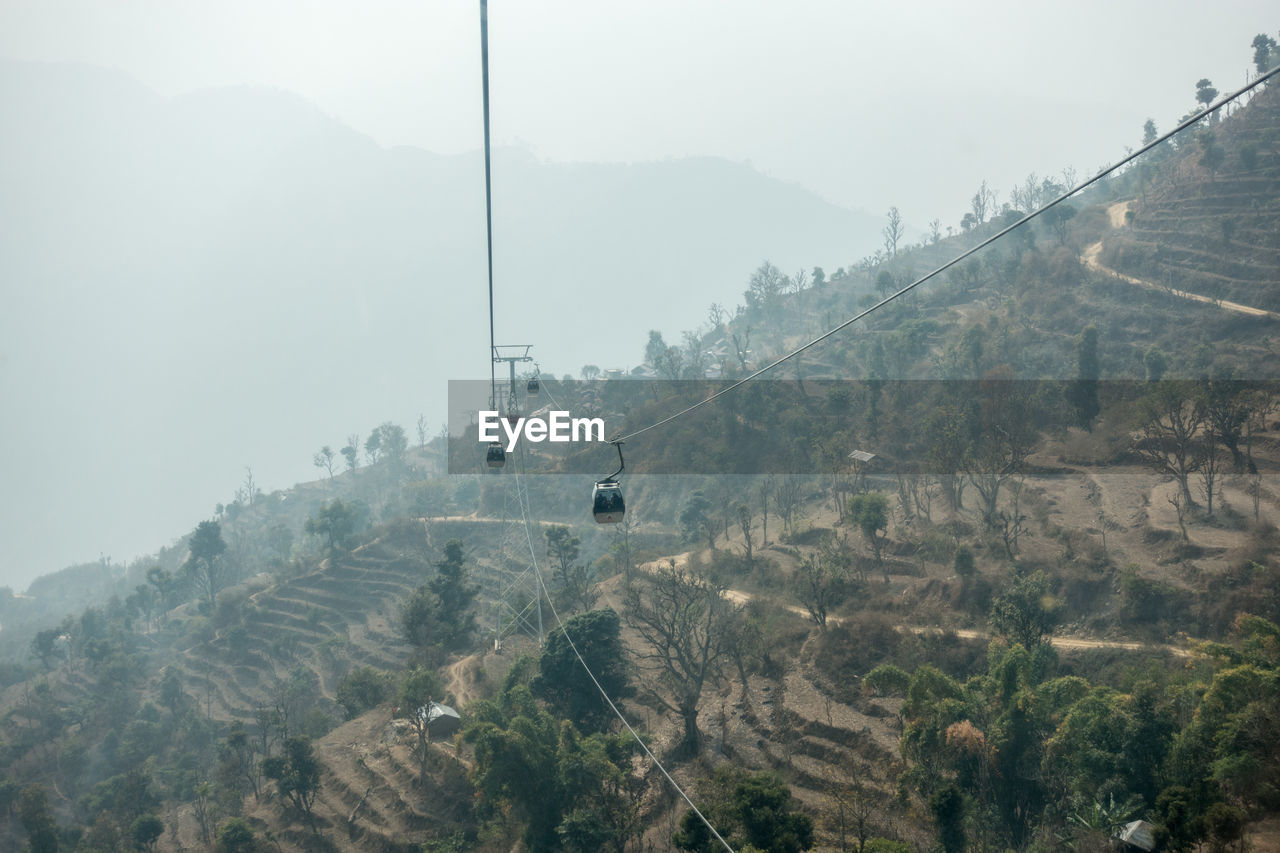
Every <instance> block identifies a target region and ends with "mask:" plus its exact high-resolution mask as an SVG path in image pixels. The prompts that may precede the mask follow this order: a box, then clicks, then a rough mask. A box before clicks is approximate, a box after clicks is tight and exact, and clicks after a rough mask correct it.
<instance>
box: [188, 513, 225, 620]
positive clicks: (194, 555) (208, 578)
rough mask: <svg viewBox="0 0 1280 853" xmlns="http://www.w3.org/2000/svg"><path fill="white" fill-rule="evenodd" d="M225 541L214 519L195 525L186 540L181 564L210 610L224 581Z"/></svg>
mask: <svg viewBox="0 0 1280 853" xmlns="http://www.w3.org/2000/svg"><path fill="white" fill-rule="evenodd" d="M226 550H227V543H226V542H225V541H223V539H222V526H221V525H220V524H218V522H216V521H202V522H200V523H199V524H198V525H196V529H195V530H194V531H193V532H192V534H191V538H190V539H189V540H188V541H187V552H188V553H187V559H186V562H184V563H183V564H182V567H183V570H184V571H186V572H187V573H188V574H189V575H190V576H191V578H192V580H194V581H195V583H196V586H197V588H198V589H199V590H200V592H201V594H203V595H204V598H205V602H206V603H207V604H208V605H209V609H210V611H212V610H213V607H214V604H215V599H216V598H217V595H218V592H219V591H220V590H221V589H222V588H223V586H225V585H226V582H227V575H228V567H227V566H226V564H225V563H224V561H223V560H222V555H223V554H224V553H225V552H226Z"/></svg>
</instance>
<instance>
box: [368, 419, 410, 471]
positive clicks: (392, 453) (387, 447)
mask: <svg viewBox="0 0 1280 853" xmlns="http://www.w3.org/2000/svg"><path fill="white" fill-rule="evenodd" d="M374 433H375V434H376V435H377V436H378V449H379V450H380V452H381V454H382V458H383V459H384V460H385V461H386V462H388V463H390V464H391V465H393V466H397V467H398V466H401V465H403V464H404V455H405V453H407V452H408V450H409V437H408V436H407V435H405V432H404V427H402V426H399V425H398V424H393V423H392V422H391V421H387V422H386V423H383V424H381V425H380V426H379V427H378V428H377V429H376V430H374Z"/></svg>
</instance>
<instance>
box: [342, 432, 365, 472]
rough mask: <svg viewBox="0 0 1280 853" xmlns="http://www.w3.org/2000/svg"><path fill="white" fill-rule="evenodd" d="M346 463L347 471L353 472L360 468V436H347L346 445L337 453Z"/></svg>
mask: <svg viewBox="0 0 1280 853" xmlns="http://www.w3.org/2000/svg"><path fill="white" fill-rule="evenodd" d="M338 452H339V453H341V454H342V458H343V459H345V460H346V462H347V470H348V471H354V470H356V469H357V468H359V467H360V436H358V435H354V434H353V435H349V436H347V443H346V444H345V445H343V446H342V449H341V450H339V451H338Z"/></svg>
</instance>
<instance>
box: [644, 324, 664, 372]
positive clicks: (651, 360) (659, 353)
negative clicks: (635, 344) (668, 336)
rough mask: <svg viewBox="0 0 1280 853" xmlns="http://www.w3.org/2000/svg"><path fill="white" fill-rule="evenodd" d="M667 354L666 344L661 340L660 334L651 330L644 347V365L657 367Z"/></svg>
mask: <svg viewBox="0 0 1280 853" xmlns="http://www.w3.org/2000/svg"><path fill="white" fill-rule="evenodd" d="M666 352H667V342H666V341H665V340H663V339H662V333H661V332H659V331H657V330H654V329H651V330H650V331H649V342H648V343H647V344H645V347H644V361H645V364H648V365H651V366H653V367H655V368H656V367H657V366H658V363H659V362H660V361H662V357H663V355H665V354H666Z"/></svg>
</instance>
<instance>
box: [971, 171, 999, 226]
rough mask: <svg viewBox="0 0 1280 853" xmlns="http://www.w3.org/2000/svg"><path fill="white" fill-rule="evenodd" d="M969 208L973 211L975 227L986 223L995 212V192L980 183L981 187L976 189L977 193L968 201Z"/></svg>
mask: <svg viewBox="0 0 1280 853" xmlns="http://www.w3.org/2000/svg"><path fill="white" fill-rule="evenodd" d="M969 208H970V210H972V211H973V218H974V224H975V225H981V224H982V223H984V222H986V221H987V217H988V216H990V215H991V214H993V213H995V212H996V192H995V190H993V189H991V187H989V186H987V182H986V181H983V182H982V186H980V187H978V191H977V192H976V193H974V194H973V198H971V199H970V200H969Z"/></svg>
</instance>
